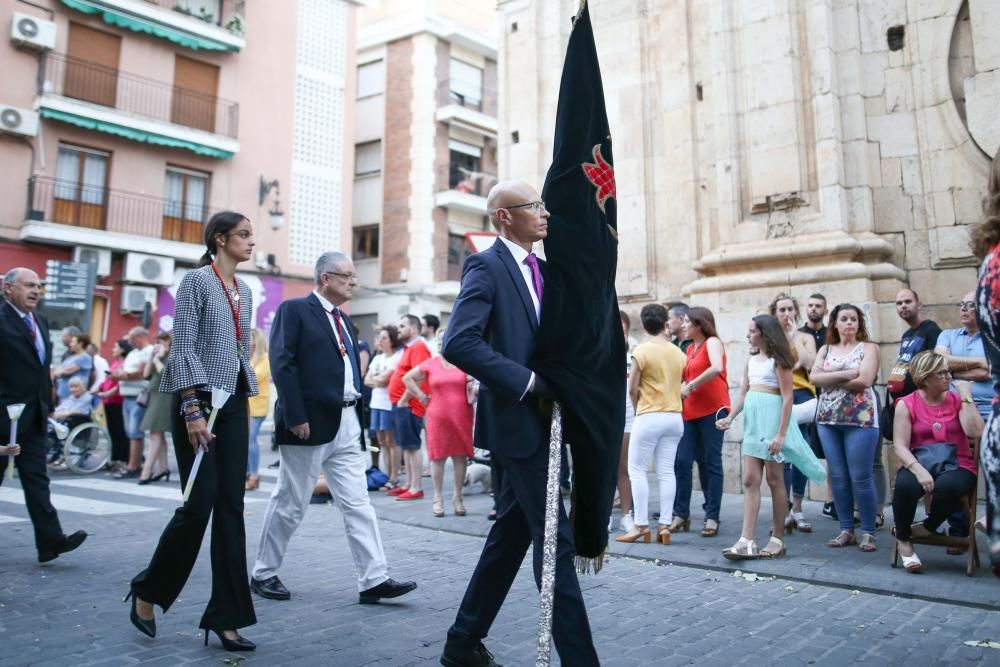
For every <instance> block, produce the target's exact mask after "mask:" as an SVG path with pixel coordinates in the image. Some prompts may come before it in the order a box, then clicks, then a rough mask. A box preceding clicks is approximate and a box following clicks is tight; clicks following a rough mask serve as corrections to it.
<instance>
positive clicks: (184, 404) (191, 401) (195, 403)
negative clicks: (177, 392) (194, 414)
mask: <svg viewBox="0 0 1000 667" xmlns="http://www.w3.org/2000/svg"><path fill="white" fill-rule="evenodd" d="M191 407H195V408H197V409H198V410H201V399H199V398H198V397H197V396H189V397H187V398H185V399H184V400H182V401H181V409H180V412H181V414H182V415H183V414H185V413H186V412H187V411H188V408H191Z"/></svg>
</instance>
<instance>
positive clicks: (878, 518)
mask: <svg viewBox="0 0 1000 667" xmlns="http://www.w3.org/2000/svg"><path fill="white" fill-rule="evenodd" d="M884 525H885V514H876V515H875V529H876V530H878V529H879V528H881V527H882V526H884Z"/></svg>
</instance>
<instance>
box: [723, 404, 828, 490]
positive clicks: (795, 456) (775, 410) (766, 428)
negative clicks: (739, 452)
mask: <svg viewBox="0 0 1000 667" xmlns="http://www.w3.org/2000/svg"><path fill="white" fill-rule="evenodd" d="M780 423H781V396H779V395H777V394H769V393H767V392H764V391H748V392H747V396H746V399H745V400H744V401H743V456H752V457H754V458H756V459H762V460H764V461H774V457H773V456H771V455H770V454H769V453H768V451H767V446H768V445H769V444H770V443H771V440H773V439H774V436H775V435H777V433H778V426H779V425H780ZM781 455H782V456H784V457H785V463H791V464H792V465H793V466H795V467H796V468H798V469H799V470H800V471H801V472H802V474H803V475H805V476H806V477H808V478H809V479H810V480H812V481H813V482H815V483H817V484H819V483H820V482H822V481H823V480H825V479H826V468H825V467H824V466H823V464H822V463H820V460H819V459H817V458H816V455H815V454H813V453H812V448H811V447H809V443H808V442H806V440H805V438H803V437H802V432H801V431H800V430H799V425H798V424H797V423H796V422H795V416H794V415H792V416H791V417H790V422H789V424H788V430H787V431H786V432H785V444H784V445H783V446H782V447H781Z"/></svg>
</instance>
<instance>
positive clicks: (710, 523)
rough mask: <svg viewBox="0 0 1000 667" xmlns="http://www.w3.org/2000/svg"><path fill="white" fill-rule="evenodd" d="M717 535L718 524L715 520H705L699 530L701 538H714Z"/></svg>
mask: <svg viewBox="0 0 1000 667" xmlns="http://www.w3.org/2000/svg"><path fill="white" fill-rule="evenodd" d="M718 534H719V522H718V521H716V520H715V519H705V527H704V528H702V529H701V536H702V537H715V536H716V535H718Z"/></svg>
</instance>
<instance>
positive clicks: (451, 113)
mask: <svg viewBox="0 0 1000 667" xmlns="http://www.w3.org/2000/svg"><path fill="white" fill-rule="evenodd" d="M484 98H487V99H490V100H496V91H492V90H466V91H464V92H463V86H461V85H455V84H454V83H453V82H452V81H450V80H448V81H442V82H440V83H439V84H438V91H437V99H438V109H437V112H436V113H435V116H434V118H435V120H437V121H438V122H441V123H448V124H449V125H451V126H453V127H459V128H461V129H463V130H468V131H469V132H473V133H475V134H478V135H481V136H484V137H489V138H491V139H496V136H497V130H498V128H499V123H498V122H497V117H496V113H488V112H487V111H488V109H489V108H490V107H495V106H496V104H495V102H493V103H492V104H487V103H486V102H484Z"/></svg>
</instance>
